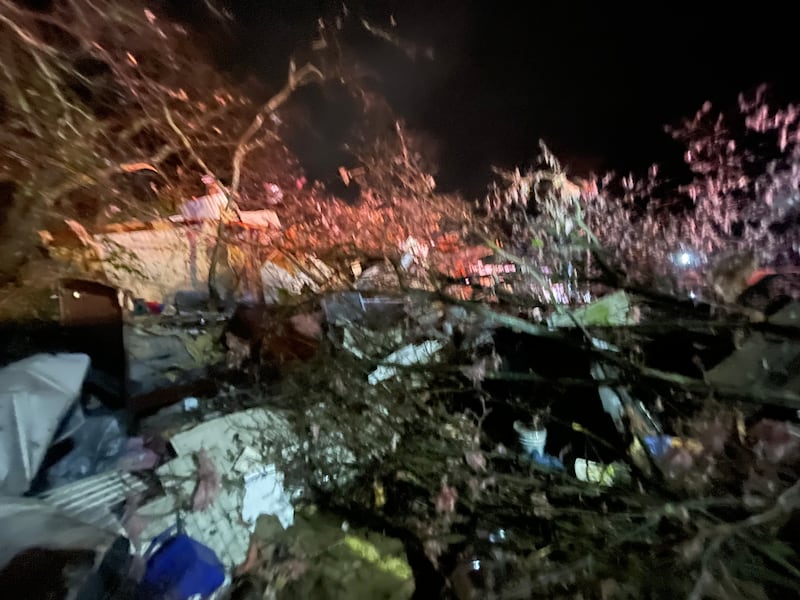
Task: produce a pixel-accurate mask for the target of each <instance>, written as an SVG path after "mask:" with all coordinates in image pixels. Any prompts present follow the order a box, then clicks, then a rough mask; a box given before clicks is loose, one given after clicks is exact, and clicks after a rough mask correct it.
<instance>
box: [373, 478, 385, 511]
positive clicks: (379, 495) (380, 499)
mask: <svg viewBox="0 0 800 600" xmlns="http://www.w3.org/2000/svg"><path fill="white" fill-rule="evenodd" d="M372 491H373V492H374V493H375V508H383V505H384V504H386V490H385V489H384V487H383V484H382V483H381V482H380V481H379V480H378V479H376V480H375V481H373V482H372Z"/></svg>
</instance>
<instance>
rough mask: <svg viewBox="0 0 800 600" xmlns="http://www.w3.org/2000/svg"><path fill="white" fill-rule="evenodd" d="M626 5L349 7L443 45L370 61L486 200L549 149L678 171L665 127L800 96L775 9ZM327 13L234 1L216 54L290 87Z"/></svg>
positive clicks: (782, 14)
mask: <svg viewBox="0 0 800 600" xmlns="http://www.w3.org/2000/svg"><path fill="white" fill-rule="evenodd" d="M622 4H623V3H619V6H617V5H616V4H614V3H608V2H586V3H583V2H571V1H567V0H561V1H555V2H540V1H528V2H520V1H519V0H516V1H509V2H502V1H501V2H497V1H496V2H489V1H488V0H486V1H483V2H455V1H453V0H427V1H419V0H404V1H398V2H391V1H387V0H362V1H360V2H353V3H348V5H349V8H350V9H351V12H353V13H360V14H366V15H368V16H369V17H370V18H371V19H372V20H374V21H375V22H376V23H380V24H387V23H388V18H389V15H390V14H392V15H394V18H395V19H396V21H397V29H396V31H397V32H398V33H399V34H400V35H404V36H406V37H408V38H410V39H412V40H414V41H417V42H419V43H422V44H429V45H431V46H433V47H434V49H435V60H434V61H418V62H416V63H412V62H410V61H408V60H407V59H405V58H404V57H403V56H402V55H401V54H399V53H398V52H396V51H395V50H394V49H392V48H390V47H386V48H380V47H378V48H376V47H375V46H374V45H371V46H370V47H369V48H365V55H366V56H365V58H367V59H368V60H369V61H370V62H371V64H372V65H373V66H375V67H376V68H377V70H378V72H379V75H380V83H379V85H380V87H381V89H382V91H384V92H385V93H386V95H387V96H388V98H389V100H390V101H391V103H392V104H393V105H394V106H395V108H396V109H397V110H398V111H399V112H400V113H401V114H402V115H403V116H404V117H405V118H406V119H407V120H408V121H409V123H410V124H412V125H415V126H418V127H420V128H423V129H425V130H427V131H429V132H430V133H431V134H433V135H434V136H435V137H436V138H438V139H439V140H441V143H442V155H441V163H442V173H441V175H440V177H439V179H440V182H441V183H443V184H444V185H445V186H446V187H462V188H465V189H468V190H477V189H478V188H480V187H482V186H484V185H485V183H486V182H487V181H488V178H489V166H490V164H493V163H494V164H500V165H503V166H513V165H515V164H520V165H524V164H525V163H526V161H528V160H529V159H530V158H531V157H532V156H533V155H534V154H535V151H536V144H537V140H538V138H540V137H543V138H544V139H545V140H546V141H547V142H548V143H549V144H550V145H551V146H552V147H553V149H554V150H556V152H557V153H558V154H559V155H560V156H562V157H563V158H564V159H565V160H566V161H567V162H570V161H571V162H573V163H575V164H576V165H582V164H588V165H590V166H598V165H601V166H603V167H612V168H615V169H628V168H644V167H646V166H647V165H648V164H649V163H651V162H654V161H658V162H664V161H666V162H669V161H670V160H675V159H679V157H680V151H679V149H678V148H677V147H676V146H674V145H672V142H671V141H670V139H669V138H668V136H667V135H666V134H665V133H663V125H664V124H665V123H668V122H675V120H676V119H679V118H680V117H682V116H689V115H691V114H693V113H694V111H695V110H696V109H697V108H699V107H700V105H701V104H702V103H703V102H704V101H705V100H708V99H710V100H712V101H713V102H714V103H715V104H717V105H718V106H723V105H731V104H733V103H735V101H736V95H737V93H738V92H739V91H741V90H748V89H751V88H753V87H754V86H756V85H757V84H759V83H760V82H770V83H772V84H774V86H775V89H776V91H777V92H778V93H779V94H780V95H781V97H782V98H783V99H786V100H797V99H798V96H800V93H799V92H800V77H798V69H797V67H796V60H797V58H796V57H797V50H796V42H795V41H794V40H795V39H796V36H797V22H796V20H794V19H793V18H792V17H791V14H790V12H787V11H788V9H781V8H780V4H779V3H777V2H773V1H772V0H766V1H761V2H757V3H748V4H744V3H739V5H738V6H740V7H741V8H739V7H736V3H731V2H726V3H716V2H703V1H702V0H697V1H696V2H694V3H682V2H639V3H631V4H630V5H628V3H625V6H622ZM331 6H338V3H331V2H299V1H297V0H287V1H284V2H270V1H266V0H233V1H232V7H233V13H234V16H235V18H236V24H235V25H234V26H233V27H234V30H233V31H232V32H231V33H232V35H231V36H230V38H229V41H228V42H227V45H225V46H224V48H223V49H222V50H221V51H220V53H219V54H220V55H221V56H223V59H224V60H225V61H226V62H227V64H229V65H231V66H232V67H233V68H235V69H237V70H240V71H241V70H246V71H249V72H251V73H253V74H255V75H256V76H258V77H260V78H262V79H264V80H265V81H268V82H269V81H281V80H282V78H283V77H285V72H286V58H285V57H286V56H287V55H288V53H289V52H290V51H291V50H292V47H293V46H294V45H296V44H297V42H298V40H300V39H302V38H303V37H308V36H310V35H312V33H313V30H314V25H315V18H316V16H317V15H319V14H325V13H326V12H328V11H330V9H331ZM699 6H703V7H704V8H698V7H699ZM792 61H794V62H795V64H794V65H792V64H791V63H792Z"/></svg>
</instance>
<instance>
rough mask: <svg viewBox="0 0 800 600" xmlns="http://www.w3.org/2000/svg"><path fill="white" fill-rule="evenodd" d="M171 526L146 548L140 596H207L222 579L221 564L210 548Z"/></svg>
mask: <svg viewBox="0 0 800 600" xmlns="http://www.w3.org/2000/svg"><path fill="white" fill-rule="evenodd" d="M176 531H177V526H173V527H171V528H169V529H167V530H166V531H165V532H163V533H162V534H161V535H159V536H158V537H157V538H156V539H155V540H153V543H152V544H150V548H149V550H148V553H147V554H148V555H149V558H148V559H147V569H146V570H145V574H144V577H143V578H142V581H141V583H140V584H139V598H140V599H141V600H145V598H146V599H147V600H156V599H158V600H161V599H164V600H187V599H188V598H191V597H192V596H194V595H196V594H199V595H200V596H202V597H205V596H210V595H211V594H212V593H214V591H215V590H216V589H217V588H219V587H220V586H221V585H222V583H223V582H224V581H225V567H224V566H223V565H222V563H221V562H220V560H219V559H218V558H217V555H216V554H214V551H213V550H211V549H210V548H208V547H206V546H204V545H203V544H201V543H200V542H198V541H196V540H194V539H192V538H190V537H189V536H188V535H186V534H184V533H175V532H176Z"/></svg>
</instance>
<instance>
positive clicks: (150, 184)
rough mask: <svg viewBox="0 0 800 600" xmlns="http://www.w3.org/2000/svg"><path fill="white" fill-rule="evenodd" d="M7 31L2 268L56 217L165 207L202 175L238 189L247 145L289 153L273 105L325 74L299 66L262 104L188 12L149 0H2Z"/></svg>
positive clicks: (2, 55) (0, 137)
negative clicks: (170, 11) (10, 191)
mask: <svg viewBox="0 0 800 600" xmlns="http://www.w3.org/2000/svg"><path fill="white" fill-rule="evenodd" d="M0 31H2V35H0V68H2V71H3V73H2V75H0V98H1V99H2V106H3V110H2V112H1V113H0V120H2V127H0V155H2V161H0V162H2V165H3V166H2V178H3V179H4V180H7V181H11V182H13V183H14V184H15V185H16V193H15V199H14V203H13V205H12V206H10V207H6V210H7V218H6V223H5V228H4V231H3V236H2V239H3V242H2V243H1V244H0V245H1V246H2V247H0V256H2V259H0V272H2V273H6V274H9V273H13V272H14V270H15V269H16V268H17V267H18V265H19V264H20V262H22V261H23V260H24V257H25V256H26V255H27V254H28V252H29V251H30V249H31V247H32V245H33V244H34V242H35V239H36V237H35V231H36V229H38V228H40V227H41V226H42V225H45V224H47V223H49V222H52V221H54V220H60V219H64V218H72V217H74V216H76V215H80V216H82V217H84V219H86V218H90V219H91V218H95V217H97V216H99V215H102V214H103V211H104V210H106V209H108V208H111V207H113V208H114V210H115V211H117V212H119V211H122V212H129V213H133V214H138V215H142V214H146V215H150V216H154V215H157V214H159V213H162V214H163V210H164V209H167V208H169V207H168V206H167V205H169V204H170V203H173V204H174V203H177V202H179V201H180V199H182V198H186V197H187V196H188V195H189V193H190V192H191V191H192V190H193V189H196V186H197V185H198V183H199V180H200V177H199V176H200V175H207V176H211V177H212V178H213V179H214V180H216V181H217V183H218V184H220V183H221V181H222V180H225V181H226V182H227V181H229V182H230V188H226V187H225V186H222V189H224V190H227V191H228V192H229V194H230V196H231V199H236V198H237V197H238V196H239V190H240V187H241V182H242V178H243V172H244V171H245V170H246V168H247V166H246V157H247V155H248V154H249V153H250V152H251V151H253V150H254V149H259V150H260V151H261V152H262V153H263V152H264V151H265V149H267V150H268V149H272V150H273V151H275V152H278V153H279V154H281V155H282V156H285V155H286V152H285V148H284V147H283V144H282V143H281V141H280V139H279V138H278V136H277V135H276V134H275V132H274V129H275V128H274V126H273V124H271V123H270V121H269V117H270V115H271V113H273V112H274V111H275V109H276V108H277V107H278V106H279V105H280V104H281V103H283V102H285V100H286V99H287V98H288V96H289V95H290V94H291V93H292V91H293V90H294V89H295V88H296V87H298V86H301V85H304V84H306V83H308V82H310V81H312V80H315V79H318V78H319V77H320V75H321V74H320V73H319V71H318V70H317V69H316V68H315V67H313V66H311V65H304V66H300V67H299V68H295V67H294V66H293V67H292V69H291V72H290V74H289V79H288V82H287V84H286V85H285V86H283V87H282V88H281V89H280V90H279V91H278V92H277V94H276V95H275V96H273V97H272V98H271V99H270V100H269V101H268V102H266V103H265V104H264V105H263V106H259V105H256V104H255V103H254V102H253V100H252V99H251V98H250V97H249V96H248V95H247V94H246V93H245V92H244V91H243V90H242V89H241V87H240V86H238V85H236V84H235V83H234V82H232V81H231V80H230V79H229V78H227V77H226V76H224V75H223V74H221V73H220V72H219V70H218V69H216V68H214V66H213V64H212V63H211V62H210V60H209V59H208V57H206V56H204V54H203V52H202V51H201V50H200V49H199V47H198V44H197V43H196V42H195V41H194V40H193V39H192V36H191V35H190V34H189V32H188V31H187V30H186V29H185V28H184V27H183V26H182V25H180V24H178V23H175V22H172V21H170V20H168V19H166V18H165V17H164V16H163V15H162V14H160V13H159V11H158V10H157V8H156V7H154V6H150V5H148V4H146V3H143V2H125V1H122V0H93V1H91V2H90V1H88V0H55V1H54V2H53V4H52V7H51V8H50V9H49V10H48V11H47V12H36V11H32V10H30V9H28V8H26V7H25V6H24V5H23V4H21V3H18V2H14V1H13V0H0ZM282 68H285V66H284V67H282ZM280 167H281V165H280V164H276V165H274V166H273V167H272V168H273V170H278V169H279V168H280ZM269 175H270V174H269V173H263V174H262V176H263V177H269ZM233 206H234V204H231V207H233Z"/></svg>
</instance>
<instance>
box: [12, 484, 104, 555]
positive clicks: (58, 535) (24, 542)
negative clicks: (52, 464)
mask: <svg viewBox="0 0 800 600" xmlns="http://www.w3.org/2000/svg"><path fill="white" fill-rule="evenodd" d="M117 535H118V534H117V532H115V531H109V530H107V529H103V528H101V527H98V526H97V525H95V524H93V523H87V522H85V521H83V520H81V519H80V518H77V517H75V516H74V515H71V514H67V513H65V512H64V511H63V509H61V508H60V507H57V506H53V505H51V504H48V503H47V502H45V501H43V500H39V499H37V498H13V497H3V496H0V569H2V568H3V567H4V566H5V565H6V564H8V562H9V561H10V560H11V559H12V558H14V557H15V556H16V555H17V554H19V553H20V552H22V551H24V550H26V549H28V548H48V549H53V550H58V549H61V550H95V551H101V552H104V551H105V549H106V548H108V547H109V546H110V545H111V543H112V542H113V541H114V540H115V539H116V537H117Z"/></svg>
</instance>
